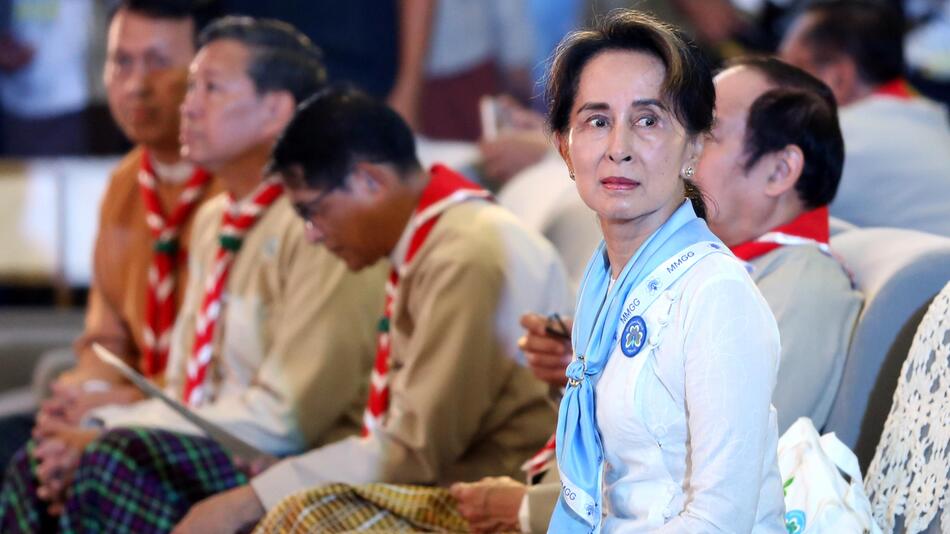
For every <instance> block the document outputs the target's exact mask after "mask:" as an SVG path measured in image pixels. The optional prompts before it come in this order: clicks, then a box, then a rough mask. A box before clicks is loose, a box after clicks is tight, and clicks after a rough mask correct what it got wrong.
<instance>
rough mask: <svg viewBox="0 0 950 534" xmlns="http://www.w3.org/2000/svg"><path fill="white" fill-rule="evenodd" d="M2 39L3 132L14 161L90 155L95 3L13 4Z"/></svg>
mask: <svg viewBox="0 0 950 534" xmlns="http://www.w3.org/2000/svg"><path fill="white" fill-rule="evenodd" d="M4 3H7V4H8V6H9V9H8V13H9V17H10V18H9V26H8V28H6V29H7V30H8V31H7V32H6V33H5V34H4V35H2V36H0V104H2V106H3V114H2V121H3V126H2V128H0V130H2V132H3V147H2V148H3V153H4V154H6V155H8V156H52V155H80V154H84V153H86V152H87V151H88V147H89V139H88V136H87V135H88V134H87V127H86V118H85V114H84V111H85V110H86V107H87V106H88V105H89V100H90V83H89V79H88V76H87V65H86V55H87V51H88V49H89V41H90V35H89V29H90V28H91V27H92V17H93V11H92V10H93V5H92V0H7V2H4Z"/></svg>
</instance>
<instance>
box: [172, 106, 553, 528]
mask: <svg viewBox="0 0 950 534" xmlns="http://www.w3.org/2000/svg"><path fill="white" fill-rule="evenodd" d="M272 168H273V169H275V170H276V171H277V172H279V173H280V174H281V175H282V176H283V178H284V181H285V183H286V184H287V185H288V187H289V188H290V192H291V196H292V198H293V199H294V203H295V206H296V208H297V211H298V213H299V214H300V215H301V217H302V218H303V219H304V220H305V221H306V226H307V236H308V238H309V239H310V240H311V241H313V242H315V243H322V244H323V245H324V246H326V247H327V248H328V249H330V250H331V251H332V252H333V253H334V254H336V255H338V256H339V257H340V258H342V259H343V260H344V261H345V262H346V264H347V265H348V266H349V267H350V268H351V269H354V270H356V269H362V268H364V267H366V266H368V265H372V264H374V263H376V262H377V261H379V260H380V259H383V258H386V257H389V259H390V260H391V262H392V264H393V266H394V267H393V270H392V272H391V273H390V284H389V286H388V293H389V295H388V298H387V306H386V309H387V312H386V314H385V316H384V319H383V321H381V327H382V328H381V333H380V343H379V346H378V349H377V362H376V367H375V369H374V372H373V377H372V384H373V385H372V388H371V395H370V399H369V404H368V408H367V412H366V414H365V416H364V423H365V426H364V435H363V436H362V437H352V438H347V439H344V440H342V441H339V442H336V443H333V444H330V445H327V446H324V447H321V448H318V449H315V450H313V451H310V452H309V453H306V454H303V455H300V456H296V457H292V458H288V459H286V460H284V461H282V462H280V463H277V464H276V465H274V466H272V467H270V468H269V469H267V470H266V471H264V472H263V473H261V474H259V475H258V476H256V477H255V478H253V479H252V480H251V483H250V484H249V485H247V486H243V487H241V488H238V489H235V490H232V491H229V492H227V493H225V494H223V495H221V496H217V497H213V498H211V499H208V500H206V501H204V502H202V503H200V504H198V505H197V506H196V507H194V508H192V510H191V512H190V513H189V515H188V516H187V517H186V518H185V520H184V521H183V522H182V523H181V524H180V525H179V529H180V531H181V532H236V531H238V530H240V529H242V528H245V527H246V526H248V525H252V524H254V523H255V522H256V521H257V520H259V519H260V518H261V516H262V515H263V514H264V512H265V511H266V510H268V509H272V508H274V507H275V506H276V505H277V504H278V503H279V502H280V501H281V500H282V499H283V498H284V497H287V496H289V495H291V494H292V493H295V492H297V491H300V490H303V489H307V488H309V487H312V486H316V485H322V484H326V483H330V482H343V483H349V484H361V483H368V482H389V483H405V484H447V483H449V482H451V481H454V480H475V479H478V478H480V477H482V476H484V475H487V474H489V473H495V472H499V471H501V472H503V473H510V474H514V473H516V472H517V471H518V468H519V466H520V464H521V463H522V462H523V461H524V460H525V459H526V458H527V457H528V456H529V455H530V454H531V453H532V452H533V451H534V450H535V449H537V448H538V447H539V446H541V444H543V443H544V440H545V439H547V436H548V435H549V434H550V432H551V428H552V427H553V425H554V419H555V414H554V411H553V409H552V407H551V406H550V404H549V403H548V402H547V400H546V393H547V386H546V385H545V384H544V383H542V382H540V381H538V380H536V379H535V378H533V377H532V376H531V373H530V371H529V370H528V369H526V368H525V367H524V366H522V365H521V364H520V362H521V360H522V357H523V356H522V355H521V354H520V352H519V351H518V349H517V345H516V344H517V337H518V335H519V332H518V323H517V321H518V317H519V316H520V315H521V314H523V313H524V312H526V311H528V310H533V309H536V310H542V311H545V312H558V311H563V310H565V309H566V308H568V307H569V306H570V298H569V295H568V289H567V288H568V284H567V279H566V275H565V271H564V268H563V266H562V265H561V263H560V261H559V260H558V258H557V254H556V252H555V251H554V250H553V248H552V247H551V245H550V244H549V243H547V242H546V241H545V240H544V239H543V238H541V237H540V236H539V235H537V234H534V233H532V232H530V231H528V230H526V229H525V228H524V227H523V226H522V225H521V224H520V223H519V222H518V221H517V219H516V218H515V217H514V216H513V215H512V214H510V213H508V212H506V211H505V210H504V209H502V208H500V207H498V206H497V205H495V204H493V203H492V202H490V201H489V200H488V199H487V196H488V195H487V193H486V192H485V191H484V190H483V189H481V188H480V187H478V186H477V185H475V184H472V183H471V182H468V181H467V180H465V179H464V178H463V177H462V176H460V175H458V174H457V173H455V172H454V171H451V170H450V169H448V168H446V167H444V166H441V165H435V166H433V167H432V168H431V169H430V170H428V171H427V170H424V169H422V168H421V167H420V165H419V162H418V160H417V158H416V154H415V146H414V141H413V138H412V134H411V132H410V131H409V129H408V127H407V126H406V125H405V123H404V122H403V121H402V120H401V119H400V118H399V116H398V115H396V113H395V112H393V111H392V110H390V109H389V108H386V107H385V106H384V105H382V104H380V103H377V102H375V101H373V100H372V99H370V98H369V97H367V96H365V95H363V94H361V93H359V92H356V91H350V90H340V89H337V90H331V91H329V92H325V93H321V94H320V95H319V96H318V97H316V98H315V99H313V100H311V101H310V102H308V103H307V104H305V105H304V106H303V107H302V108H300V109H299V110H298V112H297V115H296V116H295V118H294V120H293V121H292V122H291V124H290V125H289V126H288V128H287V130H286V131H285V132H284V134H283V137H282V138H281V140H280V141H279V142H278V144H277V146H276V147H275V149H274V155H273V162H272Z"/></svg>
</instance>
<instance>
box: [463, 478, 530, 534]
mask: <svg viewBox="0 0 950 534" xmlns="http://www.w3.org/2000/svg"><path fill="white" fill-rule="evenodd" d="M527 489H528V488H527V486H525V485H524V484H522V483H521V482H518V481H516V480H513V479H511V478H509V477H489V478H483V479H482V480H479V481H478V482H472V483H466V482H459V483H456V484H453V485H452V487H451V488H449V491H450V492H451V493H452V496H453V497H455V500H456V501H458V510H459V513H460V514H462V517H464V518H465V519H467V520H468V523H469V526H470V527H472V531H473V532H508V531H519V530H521V526H520V524H519V521H518V510H519V509H520V508H521V501H522V499H524V494H525V492H526V491H527Z"/></svg>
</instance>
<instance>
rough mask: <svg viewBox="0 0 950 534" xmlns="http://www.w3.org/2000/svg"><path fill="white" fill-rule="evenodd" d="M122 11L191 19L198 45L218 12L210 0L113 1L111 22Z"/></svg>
mask: <svg viewBox="0 0 950 534" xmlns="http://www.w3.org/2000/svg"><path fill="white" fill-rule="evenodd" d="M120 9H124V10H126V11H130V12H132V13H138V14H140V15H144V16H146V17H149V18H153V19H171V20H184V19H191V21H192V22H194V26H195V42H196V43H197V39H198V32H199V31H201V28H203V27H204V25H205V24H207V23H208V22H209V21H210V20H211V19H212V18H213V16H214V14H215V13H216V12H217V9H216V8H215V7H214V5H213V4H212V2H210V1H209V0H113V1H112V2H111V3H110V5H109V8H108V13H109V20H112V17H114V16H115V14H116V13H117V12H118V11H119V10H120Z"/></svg>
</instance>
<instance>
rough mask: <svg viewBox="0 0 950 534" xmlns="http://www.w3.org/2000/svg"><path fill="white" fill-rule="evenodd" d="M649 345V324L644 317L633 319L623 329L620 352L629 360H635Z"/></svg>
mask: <svg viewBox="0 0 950 534" xmlns="http://www.w3.org/2000/svg"><path fill="white" fill-rule="evenodd" d="M646 343H647V323H646V321H644V320H643V317H640V316H639V315H637V316H636V317H632V318H631V319H630V320H629V321H627V324H626V325H624V327H623V333H622V334H621V335H620V350H621V351H623V355H624V356H626V357H627V358H633V357H634V356H636V355H637V354H639V353H640V349H642V348H643V346H644V345H646Z"/></svg>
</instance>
